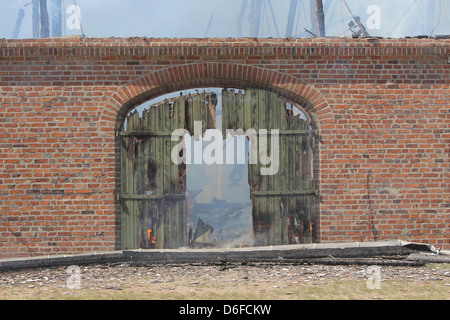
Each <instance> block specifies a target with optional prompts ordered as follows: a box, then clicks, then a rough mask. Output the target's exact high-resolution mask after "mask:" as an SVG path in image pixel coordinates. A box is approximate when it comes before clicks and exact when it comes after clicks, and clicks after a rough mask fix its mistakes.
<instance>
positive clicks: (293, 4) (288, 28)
mask: <svg viewBox="0 0 450 320" xmlns="http://www.w3.org/2000/svg"><path fill="white" fill-rule="evenodd" d="M297 7H298V0H291V5H290V7H289V14H288V22H287V25H286V38H287V37H291V36H292V33H293V31H294V21H295V14H296V12H297Z"/></svg>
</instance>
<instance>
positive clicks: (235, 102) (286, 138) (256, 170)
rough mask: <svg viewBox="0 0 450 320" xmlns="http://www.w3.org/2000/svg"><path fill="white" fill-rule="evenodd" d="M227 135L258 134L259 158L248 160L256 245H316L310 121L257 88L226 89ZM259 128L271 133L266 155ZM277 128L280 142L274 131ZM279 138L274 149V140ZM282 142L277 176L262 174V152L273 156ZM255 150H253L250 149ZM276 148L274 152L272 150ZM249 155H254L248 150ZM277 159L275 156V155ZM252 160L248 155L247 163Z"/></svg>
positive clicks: (224, 103)
mask: <svg viewBox="0 0 450 320" xmlns="http://www.w3.org/2000/svg"><path fill="white" fill-rule="evenodd" d="M222 95H223V102H222V103H223V111H222V113H223V120H222V121H223V126H222V128H223V131H224V135H225V134H226V130H227V129H234V130H235V131H236V130H237V129H242V130H243V131H244V132H247V133H248V132H250V131H248V130H254V131H255V132H256V133H257V134H258V135H257V141H255V142H256V143H254V144H253V146H254V147H255V146H256V145H258V149H257V152H256V153H254V154H256V155H257V159H255V158H253V163H252V160H249V162H250V163H249V177H248V180H249V185H250V193H251V198H252V219H253V233H254V234H253V235H254V239H255V245H262V246H265V245H283V244H295V243H310V242H313V239H314V232H315V203H316V188H315V182H314V179H313V169H312V161H313V149H314V148H313V146H314V131H313V130H312V129H311V124H310V123H309V121H308V120H305V119H302V118H301V117H300V115H296V114H294V111H293V108H292V107H290V106H289V105H288V104H287V103H286V101H283V100H281V99H280V98H279V97H278V95H276V94H274V93H271V92H268V91H264V90H258V89H246V90H245V93H242V92H238V93H235V91H234V90H223V93H222ZM260 129H266V130H268V134H267V146H268V147H267V150H264V149H262V148H261V146H262V144H261V142H262V140H261V137H262V135H261V134H260V133H261V131H260ZM273 129H278V133H279V134H278V137H277V136H275V135H274V136H272V135H271V132H272V131H271V130H273ZM271 139H275V141H274V143H273V144H272V140H271ZM276 140H278V150H279V157H278V159H279V166H278V170H277V172H276V174H262V171H261V169H262V168H264V167H266V166H265V165H263V164H261V156H263V152H264V151H267V152H269V153H271V152H273V151H274V150H273V146H276V145H277V143H276ZM251 148H252V147H250V150H252V149H251ZM271 149H272V150H271ZM250 152H251V151H250ZM272 156H273V155H272ZM251 158H252V157H251V156H249V159H251Z"/></svg>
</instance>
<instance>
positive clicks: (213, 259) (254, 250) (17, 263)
mask: <svg viewBox="0 0 450 320" xmlns="http://www.w3.org/2000/svg"><path fill="white" fill-rule="evenodd" d="M421 252H422V253H427V254H433V255H435V254H436V252H437V250H436V249H435V248H434V247H433V246H431V245H427V244H421V243H412V242H405V241H401V240H395V241H374V242H348V243H315V244H301V245H284V246H267V247H247V248H214V249H190V248H180V249H164V250H159V249H153V250H144V249H137V250H122V251H110V252H98V253H97V252H95V253H89V254H74V255H49V256H39V257H26V258H12V259H3V260H0V271H7V270H19V269H34V268H48V267H58V266H70V265H88V264H104V263H125V262H135V263H145V264H186V263H191V264H211V263H218V264H223V263H258V262H269V263H314V264H320V263H327V264H351V263H355V264H383V263H385V262H386V259H389V258H390V259H391V260H392V261H393V262H392V263H394V262H395V261H397V262H396V264H397V265H398V263H399V262H398V261H400V260H403V261H404V263H405V264H406V265H411V264H412V265H414V261H416V262H417V261H418V260H407V257H408V256H409V255H411V254H418V253H421ZM381 257H383V258H384V260H383V259H381ZM383 261H384V262H383Z"/></svg>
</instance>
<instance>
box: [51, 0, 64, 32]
mask: <svg viewBox="0 0 450 320" xmlns="http://www.w3.org/2000/svg"><path fill="white" fill-rule="evenodd" d="M52 36H53V37H61V36H62V0H53V1H52Z"/></svg>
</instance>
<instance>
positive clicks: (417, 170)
mask: <svg viewBox="0 0 450 320" xmlns="http://www.w3.org/2000/svg"><path fill="white" fill-rule="evenodd" d="M449 45H450V40H449V39H414V38H411V39H375V38H368V39H351V38H317V39H292V38H289V39H234V38H226V39H149V38H128V39H117V38H102V39H90V38H81V39H78V38H52V39H30V40H4V39H3V40H0V105H1V108H0V209H1V215H0V257H15V256H26V255H30V254H32V255H41V254H57V253H82V252H93V251H106V250H114V249H118V248H120V237H119V235H120V209H119V206H118V204H117V203H116V202H115V194H116V193H117V192H118V189H119V186H120V181H119V180H118V177H119V175H118V158H117V146H116V141H115V130H116V129H117V128H119V127H120V125H121V123H122V121H123V118H124V115H125V114H126V113H127V112H128V111H129V110H131V109H132V108H133V107H135V106H137V105H138V104H139V103H142V102H144V101H146V100H148V99H150V98H154V97H157V96H159V95H162V94H165V93H170V92H173V91H178V90H183V89H189V88H197V87H198V88H200V87H236V88H245V87H255V88H261V89H266V90H270V91H273V92H276V93H279V94H281V95H283V96H285V97H286V98H288V99H290V100H292V101H295V102H303V101H304V100H306V101H308V102H309V103H310V105H311V107H310V108H309V110H307V111H308V112H309V114H310V115H311V116H312V118H313V120H314V122H315V124H316V125H317V127H318V129H319V133H320V145H319V147H318V150H317V157H316V164H315V165H316V173H317V176H316V178H317V180H318V181H317V182H318V186H319V188H320V208H319V212H318V215H319V221H318V223H319V226H318V229H319V232H318V238H317V239H316V241H317V242H336V241H371V240H374V239H377V240H392V239H402V240H408V241H416V242H426V243H431V244H433V245H435V246H437V247H442V248H447V249H448V248H449V247H450V231H449V225H450V216H449V212H450V207H449V203H450V202H449V198H450V197H449V195H450V188H449V186H450V174H449V172H450V171H449V168H448V156H449V151H450V148H449V142H450V111H449V93H450V92H449V71H450V63H449V61H450V60H449V57H450V46H449Z"/></svg>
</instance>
